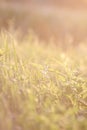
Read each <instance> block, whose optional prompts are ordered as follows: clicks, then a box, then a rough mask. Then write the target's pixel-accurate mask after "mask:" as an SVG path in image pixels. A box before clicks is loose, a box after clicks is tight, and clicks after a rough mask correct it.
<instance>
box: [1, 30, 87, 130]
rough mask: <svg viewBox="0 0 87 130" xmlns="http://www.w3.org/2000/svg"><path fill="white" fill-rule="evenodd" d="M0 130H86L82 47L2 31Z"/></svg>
mask: <svg viewBox="0 0 87 130" xmlns="http://www.w3.org/2000/svg"><path fill="white" fill-rule="evenodd" d="M0 130H87V45H86V44H83V43H81V44H79V45H78V46H76V47H73V46H72V45H71V46H66V49H65V50H64V48H62V47H61V46H60V45H57V44H55V43H54V42H53V41H49V44H45V43H44V42H43V41H39V39H38V38H37V37H36V36H33V35H30V34H29V35H26V37H25V38H23V39H22V40H20V39H18V38H17V37H16V35H15V32H14V33H10V32H8V31H1V32H0Z"/></svg>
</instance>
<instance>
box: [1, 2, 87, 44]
mask: <svg viewBox="0 0 87 130" xmlns="http://www.w3.org/2000/svg"><path fill="white" fill-rule="evenodd" d="M11 27H12V28H14V30H21V33H22V36H23V35H26V33H27V32H29V31H31V30H32V31H33V32H34V33H35V34H36V35H37V36H38V37H39V39H42V40H45V41H47V40H49V39H51V38H53V39H56V40H58V42H61V43H65V44H67V42H68V43H70V44H75V45H77V44H78V43H81V42H84V43H86V41H87V1H86V0H0V30H2V29H7V30H8V29H9V28H11Z"/></svg>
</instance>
